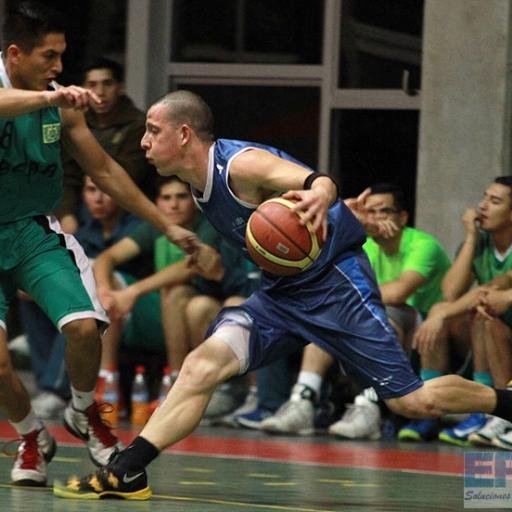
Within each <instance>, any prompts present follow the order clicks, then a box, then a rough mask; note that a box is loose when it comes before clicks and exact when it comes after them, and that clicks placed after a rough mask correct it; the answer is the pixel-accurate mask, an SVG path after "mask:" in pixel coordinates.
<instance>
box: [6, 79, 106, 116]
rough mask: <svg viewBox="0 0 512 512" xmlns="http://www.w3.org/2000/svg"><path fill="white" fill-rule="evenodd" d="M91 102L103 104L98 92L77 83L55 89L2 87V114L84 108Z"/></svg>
mask: <svg viewBox="0 0 512 512" xmlns="http://www.w3.org/2000/svg"><path fill="white" fill-rule="evenodd" d="M89 102H94V103H96V104H98V105H101V100H100V98H98V96H96V94H94V93H93V92H92V91H89V90H88V89H84V88H83V87H78V86H76V85H71V86H68V87H58V88H57V89H55V90H53V91H27V90H23V89H11V88H7V89H0V116H2V117H13V116H20V115H22V114H27V113H29V112H34V111H35V110H39V109H41V108H46V107H58V108H63V109H76V110H84V109H86V108H87V107H88V106H89Z"/></svg>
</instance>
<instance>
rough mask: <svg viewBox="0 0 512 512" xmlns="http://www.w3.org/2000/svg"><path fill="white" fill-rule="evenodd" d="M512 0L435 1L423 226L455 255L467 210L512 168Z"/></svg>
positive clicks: (419, 211)
mask: <svg viewBox="0 0 512 512" xmlns="http://www.w3.org/2000/svg"><path fill="white" fill-rule="evenodd" d="M510 16H511V2H510V0H427V1H426V2H425V21H424V36H423V71H422V92H421V121H420V143H419V147H420V149H419V163H418V180H417V205H416V225H417V226H418V227H420V228H423V229H425V230H428V231H430V232H432V233H434V234H435V235H437V236H438V237H439V238H440V240H441V241H442V242H443V244H444V245H445V247H446V248H447V250H448V251H449V254H450V255H453V253H454V250H455V248H456V247H457V246H458V244H459V242H460V241H461V239H462V237H463V229H462V224H461V222H460V218H461V215H462V213H463V211H464V210H465V209H466V208H467V207H469V206H473V205H475V204H476V203H477V202H478V200H479V198H480V196H481V194H482V191H483V189H484V187H485V186H486V185H487V183H489V182H490V181H492V179H493V178H494V177H495V176H498V175H502V174H509V173H510V171H509V169H510V89H511V87H510V79H511V76H510V70H509V67H508V66H509V61H510V41H511V37H510Z"/></svg>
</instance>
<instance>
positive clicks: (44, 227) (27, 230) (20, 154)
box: [0, 2, 195, 486]
mask: <svg viewBox="0 0 512 512" xmlns="http://www.w3.org/2000/svg"><path fill="white" fill-rule="evenodd" d="M2 36H3V38H2V39H3V46H2V52H1V54H0V407H1V408H2V410H3V411H4V412H5V413H6V414H7V417H8V419H9V420H10V422H11V424H12V425H13V427H14V428H15V430H16V431H17V433H18V435H19V436H20V437H21V444H20V446H19V448H18V452H17V455H16V458H15V462H14V466H13V469H12V471H11V479H12V481H13V483H15V484H18V485H35V486H40V485H45V483H46V480H47V468H46V465H47V463H48V462H49V461H50V460H51V458H52V457H53V455H54V453H55V441H54V439H53V438H52V437H51V436H50V434H49V432H48V430H47V429H46V428H45V427H44V425H43V424H42V422H41V421H40V420H39V419H38V418H37V417H36V416H35V414H34V411H33V410H32V409H31V406H30V400H29V396H28V393H27V391H26V389H25V388H24V386H23V384H22V382H21V381H20V379H19V378H18V376H17V375H16V373H15V371H14V369H13V366H12V364H11V360H10V356H9V350H8V347H7V333H6V323H5V318H6V314H7V309H8V306H9V302H10V300H11V299H12V297H13V296H14V294H15V293H16V291H17V289H21V290H22V291H24V292H26V293H28V294H29V295H30V296H31V297H32V298H33V299H34V300H35V301H36V302H37V303H38V305H39V306H40V307H41V308H42V309H43V310H44V311H45V313H46V314H47V315H48V317H49V318H50V319H51V320H52V322H53V323H54V324H55V326H57V327H58V328H59V330H61V331H62V332H63V334H64V335H65V337H66V339H67V342H68V344H67V351H66V362H67V370H68V374H69V377H70V380H71V385H72V402H71V404H70V405H69V406H68V408H67V409H66V410H65V413H64V417H65V425H66V428H67V429H68V430H69V431H70V432H71V433H73V435H75V436H77V437H79V438H81V439H83V440H84V441H85V442H86V443H87V447H88V449H89V454H90V456H91V458H92V460H93V461H94V462H95V463H96V464H98V465H101V464H105V463H106V462H107V461H108V459H109V457H110V455H111V454H112V453H113V452H114V450H115V449H116V446H118V443H117V438H116V437H115V436H114V435H113V434H112V433H111V432H110V428H109V426H108V425H107V424H105V423H104V422H103V421H102V419H101V416H100V410H99V407H98V404H96V402H94V386H95V383H96V378H97V374H98V368H99V361H100V352H101V340H100V337H99V325H101V324H102V323H105V322H106V321H107V317H106V315H105V312H104V311H103V309H102V308H101V307H100V305H99V302H98V300H97V298H96V296H95V287H94V278H93V275H92V270H91V268H90V266H89V265H88V260H87V257H86V256H85V254H84V252H83V250H82V248H81V247H80V246H79V245H78V243H77V241H76V240H75V239H74V238H73V237H71V236H70V235H65V234H64V233H63V232H62V230H61V229H60V225H59V223H58V222H57V221H56V219H55V218H54V217H52V216H51V215H50V214H51V212H52V210H53V209H54V208H55V207H56V206H57V205H58V203H59V202H60V199H61V197H62V165H61V160H60V142H61V138H62V140H63V141H64V142H65V143H66V145H67V147H68V148H69V150H70V152H71V153H72V154H73V156H74V157H75V158H76V159H77V161H78V162H79V163H80V165H81V167H82V168H83V170H84V171H85V172H86V173H87V174H89V175H90V176H91V177H92V178H93V179H94V180H95V182H96V184H97V185H98V186H99V187H100V188H102V189H103V190H104V191H105V192H107V193H108V194H109V195H111V196H112V197H114V198H115V199H116V201H117V202H118V203H119V204H120V205H122V206H123V207H124V208H126V209H129V210H131V211H133V212H134V213H136V214H137V215H139V216H142V217H145V218H146V219H147V220H148V221H150V222H152V223H153V224H154V225H155V226H157V227H158V228H159V229H161V230H162V231H164V232H166V233H167V234H168V236H169V237H170V238H171V240H173V241H174V242H177V243H179V244H180V245H182V246H184V247H185V248H190V249H192V250H193V246H194V239H195V236H194V235H193V234H192V233H190V232H188V231H186V230H183V229H182V228H180V227H178V226H171V225H169V222H168V220H167V219H166V218H165V217H164V216H163V215H162V213H161V212H160V211H159V210H158V209H157V208H156V206H155V205H154V204H153V203H151V202H150V201H149V200H147V199H146V198H145V196H144V195H143V194H142V193H141V192H140V191H139V190H138V189H137V188H136V187H135V186H134V184H133V182H132V181H131V180H130V179H129V178H128V176H127V175H126V173H125V172H124V171H123V169H122V168H121V167H120V166H119V165H118V164H117V163H116V162H115V161H114V160H112V159H111V158H110V157H109V156H108V155H107V154H106V153H105V151H104V150H103V149H102V148H101V146H100V145H99V144H98V142H96V139H95V138H94V136H93V135H92V134H91V132H90V131H89V129H88V128H87V125H86V123H85V121H84V117H83V115H82V113H81V112H80V110H83V109H84V108H86V107H87V106H88V105H89V102H96V103H98V104H100V105H101V101H100V99H99V98H98V97H97V96H96V95H95V94H93V93H91V92H90V91H88V90H86V89H82V88H81V87H75V86H70V87H61V88H59V87H58V86H57V85H56V84H55V83H54V80H55V78H56V77H57V75H58V74H59V73H60V72H61V71H62V62H61V56H62V54H63V52H64V50H65V48H66V40H65V36H64V20H63V18H62V17H61V15H60V14H59V13H57V12H55V11H53V10H52V9H49V8H48V7H45V6H44V5H42V4H38V3H35V2H13V3H12V6H11V7H10V8H9V9H8V16H7V17H6V19H5V20H4V25H3V30H2Z"/></svg>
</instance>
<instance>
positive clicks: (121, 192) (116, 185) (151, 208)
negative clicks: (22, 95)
mask: <svg viewBox="0 0 512 512" xmlns="http://www.w3.org/2000/svg"><path fill="white" fill-rule="evenodd" d="M62 113H63V121H64V126H63V127H64V130H63V141H64V142H65V143H66V147H67V149H68V150H69V153H70V154H71V156H72V157H73V158H74V159H75V160H76V161H77V162H78V164H79V165H80V167H81V168H82V169H83V170H84V172H85V173H86V174H88V175H89V176H90V177H91V178H92V179H93V180H94V182H95V183H96V184H97V185H98V187H99V188H100V189H101V190H103V191H104V192H106V193H107V194H108V195H110V196H112V197H113V198H114V199H115V200H116V202H117V203H119V205H120V206H121V207H122V208H124V209H125V210H128V211H131V212H132V213H134V214H135V215H137V216H139V217H141V218H143V219H145V220H147V221H148V222H150V223H151V224H153V225H154V226H155V227H156V228H157V229H158V230H160V231H162V232H163V233H165V235H166V236H167V237H168V238H169V239H170V240H171V241H172V242H174V243H176V244H178V245H179V246H181V247H182V248H183V249H184V250H185V251H186V252H187V253H189V254H195V253H196V252H197V247H198V242H197V237H196V235H195V234H194V233H192V232H191V231H188V230H186V229H184V228H182V227H180V226H177V225H173V224H171V223H170V222H169V220H168V219H167V217H165V215H164V214H163V213H162V212H161V211H160V210H159V209H158V208H157V207H156V206H155V204H154V203H152V202H151V201H150V200H149V199H148V198H147V197H146V196H145V195H144V194H143V193H142V192H141V191H140V190H139V189H138V188H137V186H136V185H135V183H134V182H133V181H132V179H131V178H130V177H129V176H128V174H127V173H126V172H125V171H124V170H123V168H122V167H121V166H120V165H119V164H118V163H117V162H116V161H115V160H113V159H112V158H111V157H110V156H109V155H108V154H107V153H106V152H105V151H104V150H103V148H102V147H101V146H100V144H99V143H98V142H97V140H96V139H95V138H94V136H93V135H92V133H91V132H90V130H89V128H88V127H87V125H86V124H85V120H84V117H83V115H82V114H81V113H80V112H76V111H72V110H65V111H63V112H62Z"/></svg>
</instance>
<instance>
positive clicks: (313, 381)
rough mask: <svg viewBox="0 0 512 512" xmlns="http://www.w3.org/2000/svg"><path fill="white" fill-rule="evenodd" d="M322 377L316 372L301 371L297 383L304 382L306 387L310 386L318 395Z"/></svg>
mask: <svg viewBox="0 0 512 512" xmlns="http://www.w3.org/2000/svg"><path fill="white" fill-rule="evenodd" d="M322 381H323V378H322V376H321V375H318V373H314V372H305V371H301V372H300V373H299V377H298V379H297V384H304V386H307V387H308V388H311V389H312V390H313V391H314V392H315V393H316V396H317V399H318V397H319V396H320V389H321V387H322Z"/></svg>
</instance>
